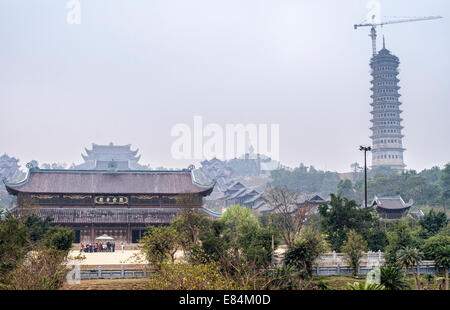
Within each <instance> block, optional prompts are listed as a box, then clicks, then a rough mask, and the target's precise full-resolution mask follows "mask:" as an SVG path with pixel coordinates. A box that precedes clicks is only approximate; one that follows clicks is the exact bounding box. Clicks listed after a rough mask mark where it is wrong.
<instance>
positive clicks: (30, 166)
mask: <svg viewBox="0 0 450 310" xmlns="http://www.w3.org/2000/svg"><path fill="white" fill-rule="evenodd" d="M26 167H27V168H28V170H38V169H39V166H38V164H37V162H36V161H35V160H32V161H30V162H28V163H27V164H26Z"/></svg>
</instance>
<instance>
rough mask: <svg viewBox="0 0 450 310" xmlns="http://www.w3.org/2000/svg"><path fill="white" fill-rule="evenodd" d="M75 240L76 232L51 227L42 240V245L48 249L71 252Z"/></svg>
mask: <svg viewBox="0 0 450 310" xmlns="http://www.w3.org/2000/svg"><path fill="white" fill-rule="evenodd" d="M74 240H75V232H74V231H73V230H72V229H69V228H64V227H58V226H55V227H50V228H49V229H48V230H47V232H46V233H45V234H44V236H43V238H42V244H43V246H44V247H46V248H48V249H54V250H59V251H66V252H67V251H69V250H70V248H71V247H72V243H73V242H74Z"/></svg>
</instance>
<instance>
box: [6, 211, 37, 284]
mask: <svg viewBox="0 0 450 310" xmlns="http://www.w3.org/2000/svg"><path fill="white" fill-rule="evenodd" d="M29 249H30V243H29V242H28V240H27V231H26V228H25V227H24V226H23V225H22V224H21V222H20V220H19V219H17V218H14V217H12V216H9V215H7V216H6V217H4V218H2V217H0V283H6V282H8V279H7V275H8V274H9V273H10V272H11V271H12V270H14V269H15V268H16V267H17V266H18V265H20V264H21V262H22V261H23V259H24V257H25V255H26V253H27V252H28V250H29Z"/></svg>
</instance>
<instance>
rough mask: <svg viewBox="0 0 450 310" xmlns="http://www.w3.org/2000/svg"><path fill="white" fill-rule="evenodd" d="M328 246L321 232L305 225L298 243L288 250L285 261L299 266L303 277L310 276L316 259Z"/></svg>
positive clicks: (296, 266) (298, 268)
mask: <svg viewBox="0 0 450 310" xmlns="http://www.w3.org/2000/svg"><path fill="white" fill-rule="evenodd" d="M327 247H328V246H327V243H326V241H325V239H324V238H323V237H322V235H321V234H320V233H318V232H317V231H314V230H312V229H310V228H308V227H305V228H303V229H302V231H301V233H300V237H299V239H298V240H297V241H296V243H295V244H294V245H293V246H291V247H290V248H288V250H287V251H286V254H285V263H286V264H287V265H290V266H294V267H295V268H297V270H299V271H300V272H301V273H302V274H303V277H306V278H309V277H311V276H312V272H313V265H314V261H315V260H316V259H317V258H319V257H320V255H322V254H323V253H324V252H325V251H326V249H327Z"/></svg>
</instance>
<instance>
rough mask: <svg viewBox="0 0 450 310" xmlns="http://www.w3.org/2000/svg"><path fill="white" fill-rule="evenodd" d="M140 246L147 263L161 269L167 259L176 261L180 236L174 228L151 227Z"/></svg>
mask: <svg viewBox="0 0 450 310" xmlns="http://www.w3.org/2000/svg"><path fill="white" fill-rule="evenodd" d="M139 245H140V248H141V251H142V252H143V253H144V255H145V257H146V259H147V261H148V262H149V263H151V264H152V265H153V266H154V267H155V268H159V267H160V265H161V264H162V263H163V262H164V260H166V259H171V261H172V262H173V261H175V253H176V251H177V248H178V245H179V234H178V232H177V231H176V229H175V228H174V227H172V226H153V227H149V229H148V230H147V231H146V232H145V234H144V236H143V237H142V239H141V240H140V241H139Z"/></svg>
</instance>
